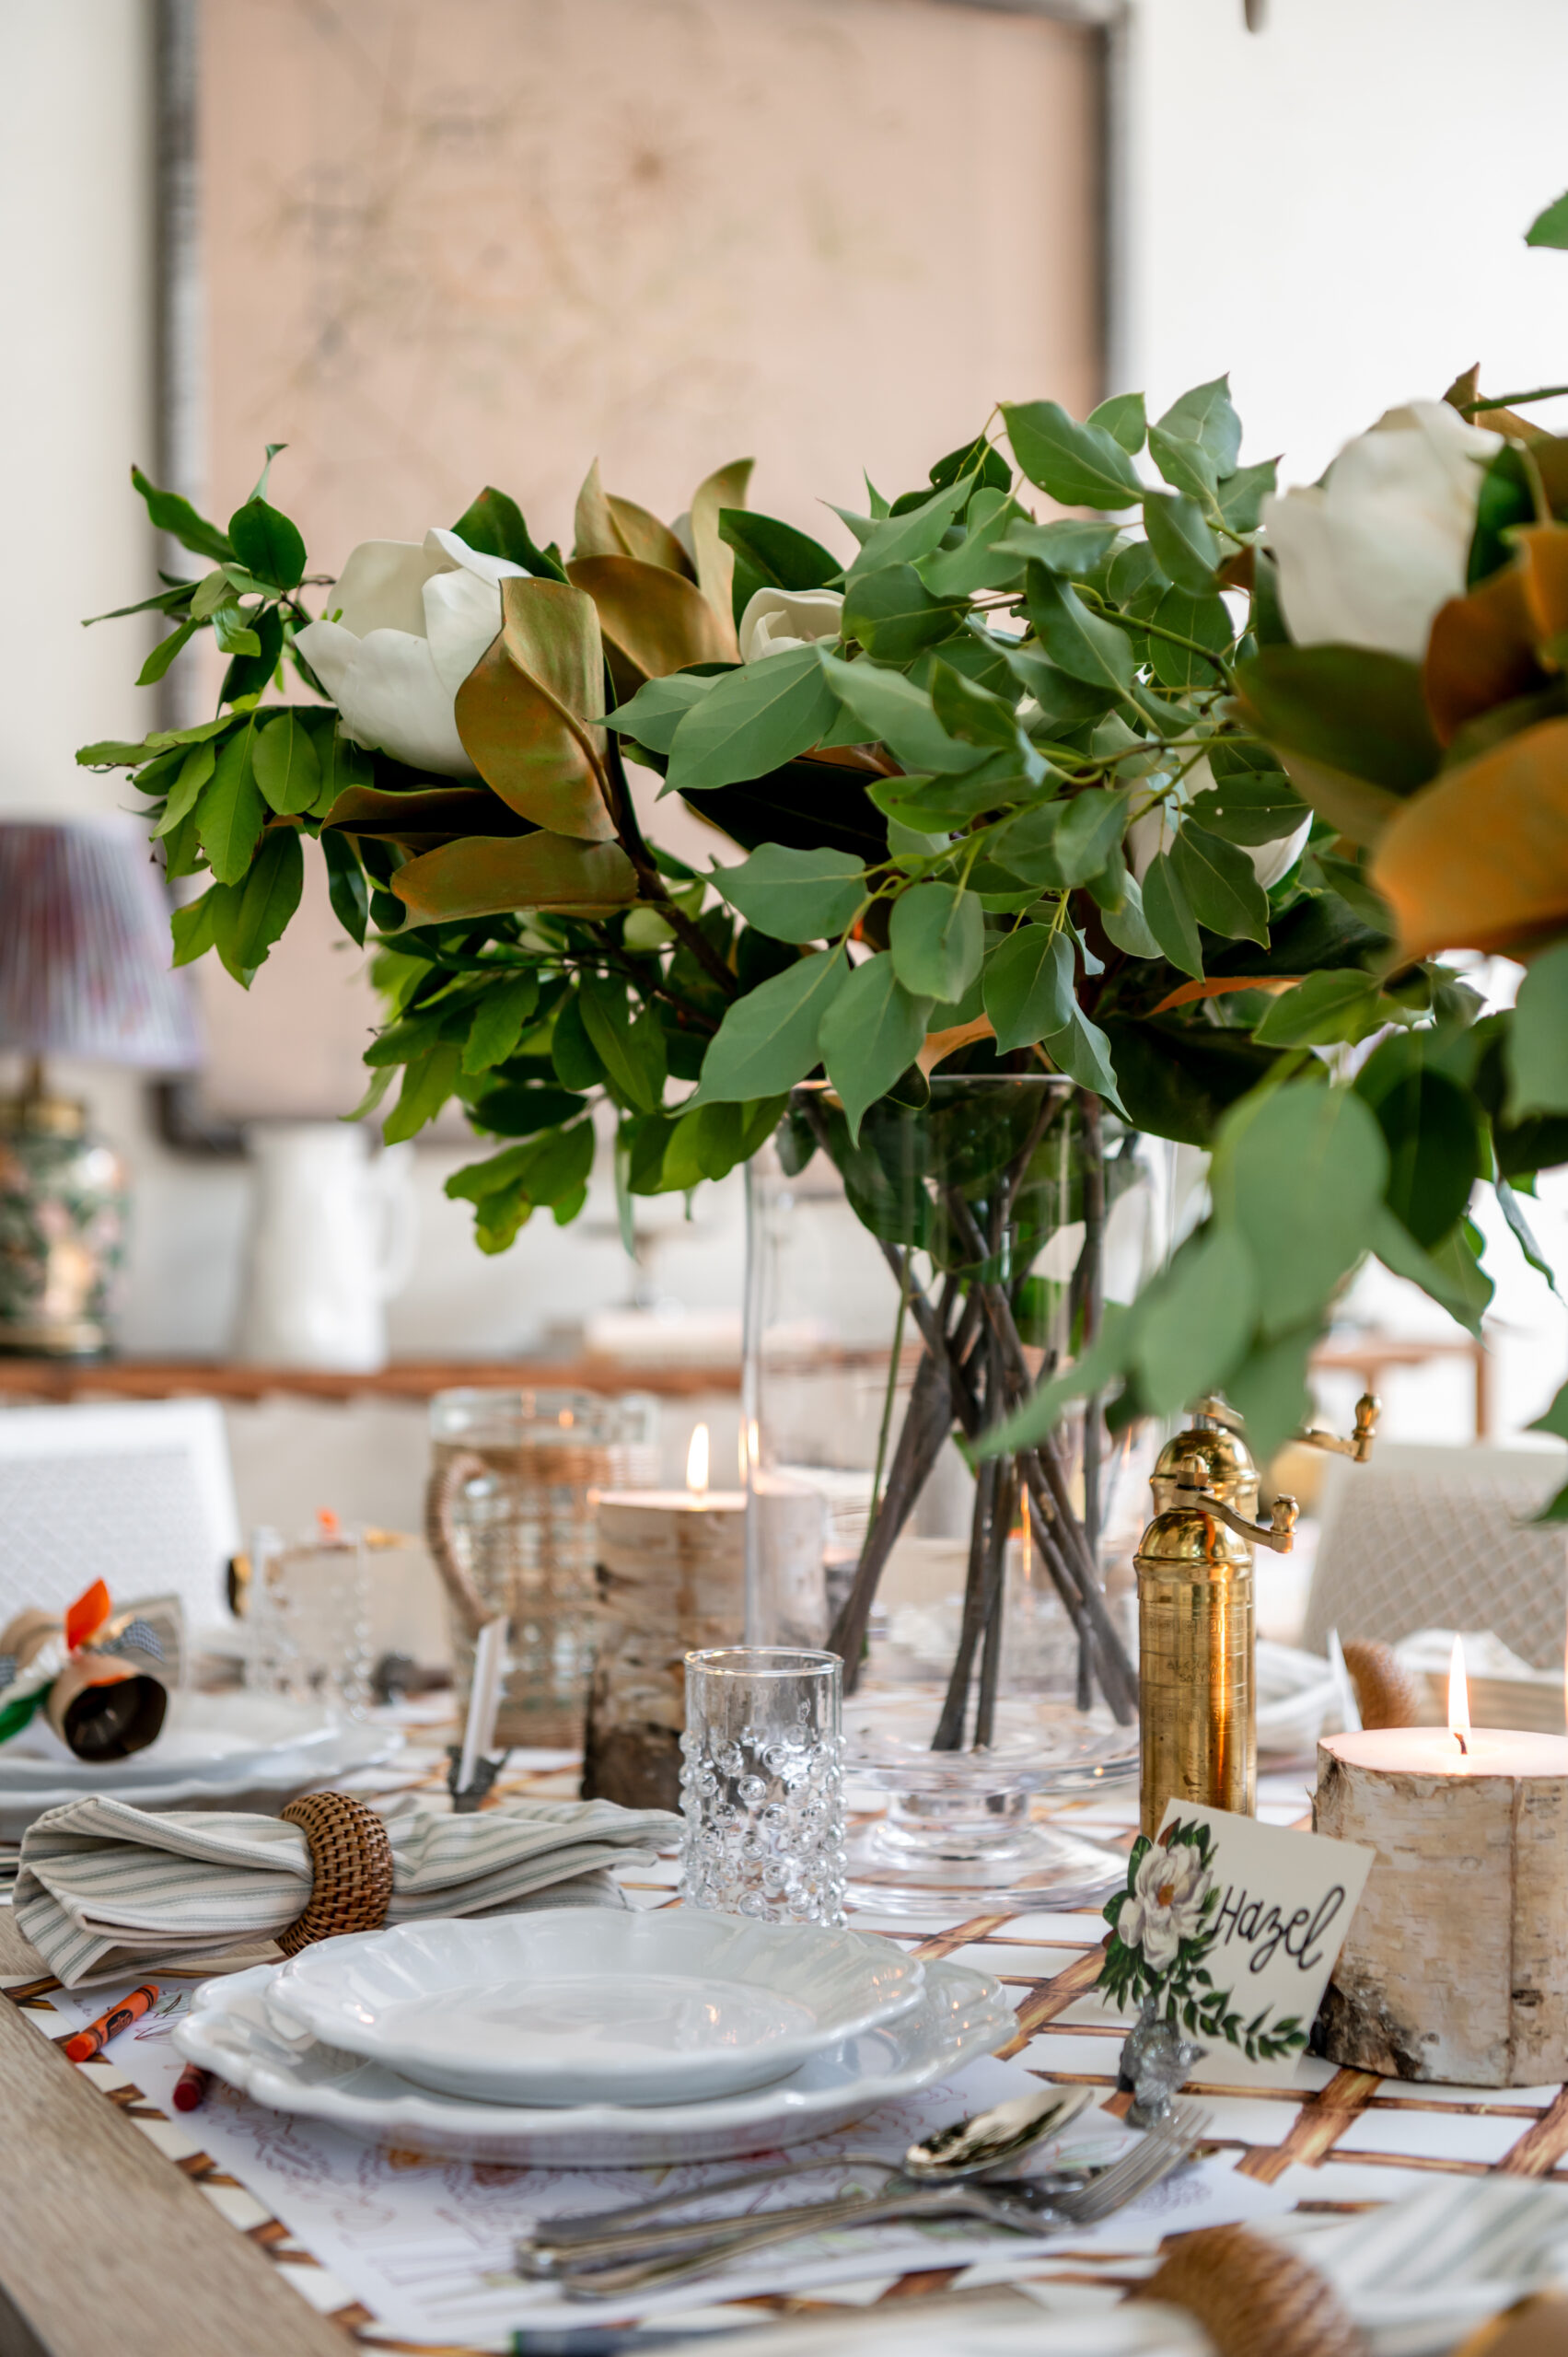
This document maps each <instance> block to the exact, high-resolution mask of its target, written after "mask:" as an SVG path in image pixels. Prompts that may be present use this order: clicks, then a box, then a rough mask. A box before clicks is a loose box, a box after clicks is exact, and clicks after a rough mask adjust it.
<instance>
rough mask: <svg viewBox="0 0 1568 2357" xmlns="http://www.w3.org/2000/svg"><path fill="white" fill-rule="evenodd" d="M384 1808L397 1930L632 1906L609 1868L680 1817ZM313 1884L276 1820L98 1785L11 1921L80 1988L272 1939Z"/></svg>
mask: <svg viewBox="0 0 1568 2357" xmlns="http://www.w3.org/2000/svg"><path fill="white" fill-rule="evenodd" d="M379 1813H380V1815H381V1816H382V1817H384V1818H385V1819H386V1823H387V1832H388V1835H389V1840H390V1841H391V1845H392V1898H391V1904H390V1906H389V1909H388V1912H387V1920H388V1922H390V1923H406V1922H412V1921H413V1920H414V1919H415V1918H417V1917H419V1916H422V1915H501V1914H509V1913H512V1912H514V1911H515V1910H517V1909H518V1908H519V1907H521V1906H525V1905H527V1903H528V1901H529V1900H530V1899H531V1898H535V1896H536V1895H537V1894H540V1893H541V1892H548V1893H549V1897H548V1899H546V1900H544V1901H543V1902H541V1903H544V1904H548V1905H551V1906H565V1905H571V1904H576V1903H580V1904H587V1905H594V1904H598V1905H600V1906H610V1907H619V1906H622V1905H624V1903H625V1902H624V1900H623V1898H621V1892H620V1890H619V1889H618V1888H617V1887H616V1885H615V1884H614V1883H612V1882H611V1881H610V1877H609V1875H608V1872H607V1869H608V1868H609V1867H610V1866H626V1865H642V1864H649V1863H650V1862H651V1856H652V1852H654V1851H656V1850H657V1849H658V1848H659V1847H661V1846H663V1847H665V1848H668V1846H669V1844H670V1841H671V1840H672V1838H673V1836H674V1835H675V1833H676V1831H677V1830H678V1829H679V1822H680V1820H679V1817H671V1816H669V1815H668V1814H667V1813H666V1812H665V1811H664V1810H663V1809H627V1808H618V1807H617V1806H616V1805H615V1804H614V1802H613V1801H526V1800H514V1801H507V1802H505V1804H503V1805H502V1806H500V1807H499V1808H494V1809H485V1810H482V1811H481V1812H480V1813H479V1814H477V1815H475V1816H471V1817H453V1816H449V1815H446V1814H444V1813H437V1812H436V1810H434V1809H431V1808H427V1807H425V1806H423V1805H420V1804H418V1803H415V1802H411V1801H410V1800H409V1799H407V1798H405V1799H403V1800H402V1801H401V1802H397V1801H394V1802H392V1803H390V1804H389V1805H388V1806H387V1807H386V1808H384V1809H383V1810H381V1811H380V1812H379ZM562 1885H566V1886H567V1887H565V1888H562V1887H561V1886H562ZM310 1887H311V1871H310V1852H309V1850H308V1847H307V1844H306V1840H305V1836H304V1834H303V1833H302V1832H301V1831H300V1829H299V1828H298V1826H296V1825H285V1823H284V1821H283V1819H282V1818H281V1817H248V1816H240V1815H238V1814H236V1815H234V1816H228V1815H226V1814H223V1813H220V1812H219V1811H216V1810H207V1809H203V1810H201V1811H199V1812H198V1811H195V1810H190V1811H181V1810H178V1809H171V1810H168V1811H160V1812H159V1813H158V1814H157V1816H153V1815H151V1814H150V1813H149V1812H148V1811H147V1810H145V1809H139V1808H133V1807H131V1806H130V1805H129V1803H128V1802H125V1801H117V1800H109V1799H106V1798H104V1797H102V1796H101V1795H97V1794H95V1795H93V1796H91V1797H90V1798H84V1799H82V1800H75V1801H67V1802H66V1803H65V1804H64V1806H63V1807H61V1808H52V1809H48V1810H46V1811H45V1812H44V1814H43V1815H42V1816H41V1817H40V1818H39V1819H38V1821H37V1823H36V1824H35V1825H32V1826H29V1829H28V1831H27V1832H26V1834H25V1835H24V1836H23V1839H22V1855H21V1866H20V1870H19V1872H18V1874H17V1884H16V1899H15V1910H16V1920H17V1926H18V1928H19V1929H20V1930H21V1931H22V1932H23V1933H25V1934H26V1936H27V1938H28V1939H29V1940H30V1941H31V1942H32V1945H33V1946H34V1947H35V1948H37V1950H38V1951H39V1954H40V1955H41V1956H42V1957H43V1958H44V1960H45V1961H46V1963H47V1964H48V1966H49V1968H50V1969H51V1971H52V1972H54V1973H56V1974H57V1975H58V1976H59V1978H60V1980H63V1981H64V1984H65V1986H66V1988H67V1989H74V1988H75V1987H76V1985H77V1984H78V1982H80V1981H83V1980H87V1979H89V1978H91V1977H92V1976H94V1975H96V1974H99V1973H113V1972H119V1971H122V1970H140V1969H141V1968H142V1967H143V1966H144V1965H147V1966H151V1965H154V1964H163V1965H170V1964H175V1963H179V1962H181V1961H184V1960H186V1959H189V1958H191V1957H194V1956H207V1955H216V1954H220V1953H222V1951H224V1950H225V1949H227V1948H232V1947H235V1946H237V1945H239V1944H240V1943H241V1942H244V1941H246V1940H250V1941H252V1942H254V1941H257V1940H265V1939H270V1938H271V1937H272V1936H273V1934H274V1933H278V1932H281V1931H283V1930H284V1929H285V1927H286V1926H287V1925H288V1924H290V1923H292V1922H295V1920H296V1917H297V1916H299V1915H300V1914H301V1913H303V1911H304V1909H305V1905H306V1901H307V1900H308V1898H309V1896H310Z"/></svg>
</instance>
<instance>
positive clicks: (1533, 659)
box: [1421, 534, 1568, 745]
mask: <svg viewBox="0 0 1568 2357" xmlns="http://www.w3.org/2000/svg"><path fill="white" fill-rule="evenodd" d="M1561 537H1562V538H1563V539H1568V534H1563V535H1562V536H1561ZM1536 636H1537V627H1536V621H1535V616H1534V614H1533V612H1532V610H1531V602H1530V598H1529V594H1528V589H1527V577H1526V567H1525V566H1524V565H1523V564H1522V563H1516V564H1510V565H1508V566H1506V567H1505V568H1504V571H1503V572H1501V573H1494V574H1493V576H1492V578H1491V580H1490V581H1483V582H1482V583H1481V586H1480V587H1479V588H1478V589H1472V590H1471V591H1470V592H1469V596H1468V597H1464V598H1449V600H1448V603H1447V604H1446V606H1440V607H1439V608H1438V610H1437V613H1436V615H1435V617H1434V621H1433V624H1432V633H1431V636H1430V637H1429V638H1428V640H1427V643H1426V661H1425V663H1424V664H1423V668H1422V679H1421V683H1422V691H1423V694H1424V695H1425V698H1426V706H1427V710H1428V711H1429V712H1430V713H1431V714H1432V725H1433V726H1434V728H1435V730H1436V731H1437V738H1438V742H1439V743H1440V744H1443V745H1451V744H1452V743H1453V741H1454V739H1455V737H1457V736H1458V733H1459V730H1460V729H1461V728H1462V727H1463V726H1464V725H1465V723H1466V721H1467V720H1474V719H1475V718H1476V717H1477V716H1478V715H1479V714H1481V713H1483V712H1490V711H1491V710H1492V709H1493V705H1495V704H1500V703H1508V702H1511V701H1512V700H1513V699H1514V698H1515V697H1516V696H1527V695H1534V694H1536V693H1537V692H1539V690H1540V689H1541V688H1543V687H1545V686H1546V685H1547V682H1548V675H1547V673H1546V672H1545V671H1544V670H1543V669H1542V668H1541V665H1540V663H1539V659H1538V657H1537V655H1536Z"/></svg>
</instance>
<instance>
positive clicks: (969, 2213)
mask: <svg viewBox="0 0 1568 2357" xmlns="http://www.w3.org/2000/svg"><path fill="white" fill-rule="evenodd" d="M1211 2118H1212V2114H1210V2113H1209V2112H1206V2111H1202V2110H1200V2109H1199V2108H1198V2107H1197V2106H1196V2105H1193V2104H1191V2103H1189V2104H1184V2105H1179V2106H1178V2107H1176V2109H1175V2110H1174V2111H1173V2112H1172V2114H1171V2116H1170V2118H1169V2119H1165V2120H1162V2121H1161V2122H1160V2123H1159V2124H1158V2126H1157V2127H1155V2128H1152V2129H1151V2130H1150V2131H1148V2133H1147V2134H1146V2135H1145V2136H1144V2137H1143V2138H1142V2139H1141V2140H1140V2142H1138V2143H1137V2144H1136V2145H1135V2146H1134V2147H1133V2149H1132V2151H1131V2152H1130V2153H1127V2154H1124V2155H1123V2156H1122V2158H1121V2160H1120V2161H1117V2162H1115V2163H1114V2164H1113V2165H1111V2166H1110V2167H1109V2168H1108V2169H1107V2170H1106V2171H1105V2172H1104V2173H1103V2175H1101V2176H1099V2177H1097V2178H1096V2179H1095V2180H1094V2181H1093V2182H1092V2183H1091V2184H1089V2185H1087V2186H1086V2187H1084V2188H1083V2189H1082V2190H1080V2191H1063V2190H1060V2189H1057V2188H1055V2187H1053V2186H1051V2185H1049V2184H1047V2185H1043V2186H1040V2187H1038V2188H1031V2186H1030V2183H1029V2180H1028V2178H1022V2179H1019V2180H1016V2182H1015V2183H1013V2184H1012V2185H1005V2186H1004V2185H995V2184H993V2185H980V2184H964V2185H953V2186H933V2187H911V2188H909V2189H906V2190H904V2191H902V2192H896V2191H895V2192H889V2193H887V2194H872V2195H865V2194H857V2195H855V2196H854V2197H853V2198H849V2199H845V2200H840V2201H815V2202H804V2203H797V2204H794V2205H792V2206H791V2207H790V2208H789V2209H787V2210H774V2211H772V2212H765V2213H764V2214H763V2215H761V2217H756V2216H754V2217H751V2218H749V2219H745V2220H741V2221H735V2222H729V2223H726V2222H723V2221H719V2220H707V2221H690V2222H686V2223H683V2224H682V2225H680V2226H677V2227H665V2228H663V2229H661V2230H659V2231H658V2232H657V2235H655V2234H654V2233H650V2234H648V2235H646V2236H645V2238H643V2239H642V2240H641V2241H640V2242H639V2245H638V2247H639V2249H640V2251H641V2252H642V2253H643V2256H641V2257H640V2258H637V2259H636V2260H635V2261H634V2262H633V2263H632V2264H631V2265H629V2266H622V2267H613V2266H604V2265H602V2264H600V2263H599V2262H600V2261H601V2260H602V2259H603V2258H604V2257H605V2256H606V2253H605V2250H604V2247H603V2246H602V2245H601V2246H599V2247H598V2248H597V2249H596V2250H595V2251H594V2252H593V2253H592V2254H591V2255H590V2254H588V2253H587V2252H582V2251H575V2250H572V2249H569V2248H568V2249H561V2250H552V2248H551V2247H550V2246H549V2245H547V2244H532V2243H524V2244H522V2245H520V2246H519V2247H518V2251H517V2264H518V2268H519V2270H520V2271H521V2272H522V2273H524V2274H528V2275H531V2276H534V2277H536V2278H537V2277H539V2276H541V2275H543V2276H548V2277H549V2278H550V2279H551V2280H552V2281H554V2282H559V2283H560V2285H561V2287H562V2289H563V2292H565V2293H566V2295H567V2297H568V2298H570V2299H593V2300H597V2299H613V2298H617V2297H619V2296H620V2295H621V2293H627V2292H633V2291H637V2290H639V2289H641V2288H642V2287H643V2286H645V2285H647V2284H655V2283H658V2284H662V2283H675V2282H681V2281H682V2280H683V2279H685V2278H687V2277H690V2276H695V2275H703V2274H706V2273H707V2272H708V2270H710V2269H711V2268H712V2267H714V2266H715V2265H717V2264H719V2263H720V2262H721V2261H724V2260H726V2259H730V2258H739V2257H742V2256H744V2255H745V2254H747V2253H749V2252H751V2251H755V2250H764V2249H767V2248H769V2247H771V2246H772V2245H774V2244H777V2243H785V2242H793V2241H795V2240H796V2238H797V2236H799V2235H806V2234H812V2233H816V2232H819V2231H820V2230H821V2229H823V2228H826V2227H830V2226H849V2225H875V2224H882V2223H890V2222H892V2221H895V2220H901V2219H905V2218H978V2219H980V2220H981V2221H983V2222H984V2223H988V2224H993V2225H999V2226H1005V2227H1009V2228H1011V2229H1012V2230H1013V2231H1014V2232H1016V2233H1021V2234H1030V2235H1038V2234H1040V2232H1041V2231H1042V2230H1044V2229H1047V2228H1050V2227H1052V2226H1089V2225H1096V2224H1098V2223H1099V2222H1100V2220H1102V2219H1104V2218H1108V2217H1109V2216H1110V2215H1111V2214H1112V2212H1115V2211H1117V2210H1121V2209H1124V2208H1125V2207H1126V2206H1127V2204H1128V2203H1129V2202H1131V2201H1135V2200H1137V2199H1138V2197H1139V2196H1140V2195H1141V2194H1144V2193H1146V2192H1148V2191H1149V2189H1151V2188H1152V2187H1153V2186H1156V2185H1157V2184H1158V2183H1159V2181H1160V2179H1161V2178H1162V2177H1168V2176H1169V2174H1170V2172H1171V2171H1172V2170H1173V2169H1174V2168H1177V2167H1179V2165H1180V2164H1181V2163H1182V2162H1183V2161H1184V2160H1185V2159H1186V2158H1187V2156H1188V2154H1190V2153H1191V2150H1192V2148H1193V2146H1194V2145H1195V2144H1196V2143H1197V2142H1199V2141H1200V2139H1201V2138H1202V2135H1203V2134H1204V2132H1205V2131H1206V2130H1207V2128H1208V2126H1209V2123H1210V2119H1211ZM698 2233H702V2234H703V2235H705V2239H704V2240H703V2244H702V2247H700V2248H695V2249H694V2248H693V2247H692V2245H693V2241H694V2239H695V2236H696V2235H697V2234H698Z"/></svg>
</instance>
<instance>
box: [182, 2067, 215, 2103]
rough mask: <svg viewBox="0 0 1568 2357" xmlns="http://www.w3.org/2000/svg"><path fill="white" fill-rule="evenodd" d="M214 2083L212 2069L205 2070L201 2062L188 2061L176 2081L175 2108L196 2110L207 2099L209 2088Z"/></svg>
mask: <svg viewBox="0 0 1568 2357" xmlns="http://www.w3.org/2000/svg"><path fill="white" fill-rule="evenodd" d="M212 2084H213V2074H212V2073H211V2072H210V2071H203V2068H202V2066H201V2064H200V2063H199V2062H187V2064H186V2065H185V2068H184V2069H183V2071H181V2073H180V2076H179V2078H178V2079H176V2081H175V2082H174V2108H175V2110H176V2111H194V2110H195V2108H196V2107H197V2105H198V2104H200V2103H202V2102H203V2101H204V2100H205V2097H206V2093H207V2089H208V2088H209V2087H210V2086H211V2085H212Z"/></svg>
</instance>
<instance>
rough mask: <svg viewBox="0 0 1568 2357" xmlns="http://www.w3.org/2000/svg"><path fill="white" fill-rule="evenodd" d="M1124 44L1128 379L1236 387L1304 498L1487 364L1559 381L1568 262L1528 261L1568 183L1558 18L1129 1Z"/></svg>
mask: <svg viewBox="0 0 1568 2357" xmlns="http://www.w3.org/2000/svg"><path fill="white" fill-rule="evenodd" d="M1130 47H1131V60H1130V73H1129V87H1128V99H1129V122H1128V134H1129V135H1128V141H1127V155H1126V184H1127V203H1128V215H1127V231H1128V237H1127V244H1128V260H1129V264H1130V268H1129V271H1128V286H1127V299H1126V305H1125V318H1124V321H1123V339H1124V343H1125V353H1124V358H1123V363H1122V366H1121V375H1122V377H1123V378H1124V380H1125V383H1126V384H1127V385H1128V386H1146V388H1147V389H1148V391H1149V394H1150V396H1151V398H1152V400H1153V401H1157V402H1158V403H1159V404H1160V405H1161V406H1162V407H1163V406H1164V405H1165V404H1166V403H1167V402H1168V401H1171V400H1172V399H1174V398H1175V396H1176V395H1177V394H1178V393H1179V392H1181V391H1182V390H1183V389H1185V388H1186V387H1187V386H1189V385H1191V384H1197V383H1201V382H1202V381H1203V380H1204V379H1205V378H1208V377H1215V376H1218V375H1219V373H1220V371H1221V370H1222V369H1225V368H1228V369H1229V370H1230V371H1231V379H1232V385H1233V388H1234V391H1235V396H1236V401H1237V408H1238V409H1239V410H1240V412H1241V416H1242V419H1243V421H1244V424H1246V427H1247V429H1248V440H1247V455H1248V456H1249V458H1253V459H1256V458H1263V457H1267V456H1269V455H1270V454H1271V453H1272V452H1274V451H1283V453H1284V465H1283V468H1282V470H1281V479H1282V481H1284V482H1311V481H1312V480H1313V479H1314V478H1315V477H1316V476H1317V475H1318V473H1319V472H1320V471H1321V470H1322V468H1323V467H1324V466H1325V465H1326V463H1327V462H1328V460H1329V459H1330V458H1331V457H1332V456H1333V454H1334V451H1335V450H1336V448H1337V447H1339V445H1340V444H1341V443H1342V441H1343V440H1344V439H1345V438H1346V437H1347V436H1348V435H1351V434H1353V433H1357V432H1359V431H1360V430H1362V429H1363V428H1364V427H1365V426H1366V425H1368V424H1371V422H1372V420H1373V419H1374V418H1376V416H1377V415H1378V414H1379V413H1380V412H1382V411H1383V410H1385V409H1388V408H1389V407H1391V406H1392V405H1393V404H1394V403H1396V402H1398V401H1408V400H1409V399H1410V398H1411V395H1412V394H1425V395H1427V396H1428V397H1431V398H1435V397H1436V396H1437V395H1439V394H1440V393H1442V391H1443V390H1444V389H1445V387H1446V386H1447V385H1448V384H1449V383H1450V382H1451V381H1452V379H1453V378H1454V377H1456V376H1457V375H1458V373H1459V371H1460V370H1461V369H1464V368H1467V367H1469V365H1470V363H1471V362H1472V361H1473V360H1481V362H1482V364H1483V367H1484V376H1483V380H1482V381H1483V384H1484V386H1485V388H1486V389H1488V390H1493V391H1501V392H1506V391H1511V390H1515V389H1520V388H1523V387H1527V386H1534V385H1539V384H1561V383H1563V382H1565V381H1568V254H1558V253H1551V252H1537V251H1529V250H1527V249H1526V247H1525V245H1524V243H1523V238H1524V233H1525V230H1526V228H1527V226H1528V224H1529V223H1530V222H1531V221H1532V220H1533V219H1534V217H1535V215H1537V213H1539V211H1540V209H1541V207H1542V206H1543V205H1544V204H1546V203H1549V202H1550V201H1551V199H1552V198H1553V197H1555V196H1558V195H1560V194H1561V193H1562V190H1563V189H1564V188H1565V187H1568V128H1565V126H1564V122H1563V110H1562V92H1563V88H1564V87H1565V85H1568V8H1564V7H1563V6H1562V0H1493V5H1492V6H1490V7H1481V8H1478V7H1476V6H1473V5H1471V0H1269V5H1268V26H1267V29H1266V31H1264V32H1262V33H1261V34H1252V33H1249V32H1247V31H1246V30H1245V29H1244V27H1243V24H1242V11H1241V0H1134V15H1133V29H1132V40H1131V44H1130ZM1543 415H1550V412H1543Z"/></svg>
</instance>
